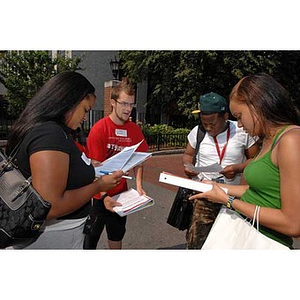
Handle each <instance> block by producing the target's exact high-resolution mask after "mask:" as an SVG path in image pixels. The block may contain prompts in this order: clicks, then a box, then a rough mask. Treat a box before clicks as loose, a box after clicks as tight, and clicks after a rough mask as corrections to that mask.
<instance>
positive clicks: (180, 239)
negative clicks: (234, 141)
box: [97, 154, 300, 250]
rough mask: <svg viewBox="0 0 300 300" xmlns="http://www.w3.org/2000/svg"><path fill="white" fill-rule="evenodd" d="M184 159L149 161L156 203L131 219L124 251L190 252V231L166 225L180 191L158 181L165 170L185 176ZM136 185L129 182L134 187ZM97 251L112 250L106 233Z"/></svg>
mask: <svg viewBox="0 0 300 300" xmlns="http://www.w3.org/2000/svg"><path fill="white" fill-rule="evenodd" d="M181 159H182V154H171V155H155V156H153V157H151V158H150V159H149V160H148V161H146V162H145V168H144V189H145V190H146V192H147V194H148V195H149V196H151V197H152V198H153V199H154V201H155V204H154V205H153V206H152V207H149V208H147V209H144V210H142V211H138V212H136V213H133V214H131V215H129V216H128V217H127V226H126V234H125V237H124V239H123V249H137V250H138V249H149V250H153V249H186V240H185V233H186V231H180V230H178V229H176V228H174V227H172V226H170V225H168V224H167V223H166V220H167V217H168V214H169V211H170V208H171V205H172V203H173V200H174V197H175V194H176V191H177V188H176V187H174V186H171V185H167V184H163V183H160V182H158V178H159V174H160V172H162V171H167V172H170V173H172V174H175V175H179V176H184V173H183V170H182V164H181ZM133 183H134V182H132V181H131V180H129V181H128V184H129V186H130V187H131V186H132V187H134V185H133ZM294 248H295V249H300V239H294ZM97 249H108V247H107V238H106V232H105V231H103V233H102V235H101V238H100V240H99V243H98V246H97Z"/></svg>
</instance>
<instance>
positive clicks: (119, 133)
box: [115, 129, 127, 137]
mask: <svg viewBox="0 0 300 300" xmlns="http://www.w3.org/2000/svg"><path fill="white" fill-rule="evenodd" d="M115 134H116V136H123V137H127V130H126V129H116V131H115Z"/></svg>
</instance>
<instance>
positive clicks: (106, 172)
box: [100, 171, 135, 180]
mask: <svg viewBox="0 0 300 300" xmlns="http://www.w3.org/2000/svg"><path fill="white" fill-rule="evenodd" d="M100 173H102V174H104V175H110V174H111V172H108V171H100ZM122 178H125V179H131V180H135V178H134V177H131V176H126V175H123V176H122Z"/></svg>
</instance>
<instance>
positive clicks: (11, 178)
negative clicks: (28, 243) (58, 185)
mask: <svg viewBox="0 0 300 300" xmlns="http://www.w3.org/2000/svg"><path fill="white" fill-rule="evenodd" d="M20 144H21V143H20V142H19V143H18V145H17V146H16V147H15V149H14V150H13V151H12V153H11V155H10V156H9V157H7V155H6V154H5V153H4V151H3V150H2V149H1V151H0V248H6V247H8V246H11V245H13V244H14V243H16V242H17V241H20V240H23V239H30V238H33V237H35V236H37V234H38V231H39V229H40V227H41V226H42V225H43V224H44V222H45V220H46V217H47V215H48V213H49V211H50V208H51V204H50V203H49V202H47V201H45V200H44V199H43V198H42V197H41V196H40V195H39V194H38V193H37V191H36V190H35V189H34V188H33V186H32V185H31V177H29V178H28V179H26V178H25V177H24V176H23V175H22V173H21V172H20V171H19V170H18V168H17V166H16V165H15V164H14V163H13V161H14V158H15V156H16V154H17V152H18V149H19V146H20Z"/></svg>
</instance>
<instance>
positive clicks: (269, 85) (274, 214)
mask: <svg viewBox="0 0 300 300" xmlns="http://www.w3.org/2000/svg"><path fill="white" fill-rule="evenodd" d="M229 99H230V111H231V113H232V115H233V116H234V117H235V118H236V119H237V121H238V126H239V127H243V128H244V130H245V131H246V132H248V133H249V134H250V135H251V136H258V137H259V138H260V141H261V142H262V146H261V150H260V152H259V154H258V155H257V156H256V157H255V158H254V159H253V160H252V161H251V162H250V163H249V164H248V166H247V167H246V169H245V170H244V178H245V181H246V182H247V185H235V186H234V185H225V184H217V183H212V184H213V189H212V190H211V191H208V192H205V193H200V194H197V195H194V196H192V197H191V198H190V200H193V199H197V198H207V199H208V200H210V201H212V202H215V203H221V204H224V205H226V206H227V207H228V208H231V209H234V210H237V211H238V212H240V213H241V214H243V215H244V216H246V217H248V218H253V215H254V210H255V207H256V205H258V206H260V207H261V209H260V216H259V219H260V225H261V226H260V231H261V232H262V233H263V234H265V235H266V236H268V237H270V238H272V239H274V240H276V241H278V242H280V243H282V244H284V245H286V246H288V247H290V248H292V244H293V239H292V237H299V236H300V184H299V183H300V168H299V166H300V130H299V129H300V127H299V125H300V117H299V113H298V110H297V108H296V107H295V105H294V103H293V102H292V100H291V98H290V96H289V94H288V92H287V91H286V90H285V89H284V88H283V87H282V86H281V85H280V84H279V83H278V82H277V81H276V80H275V79H274V78H272V77H271V76H269V75H267V74H265V73H260V74H257V75H250V76H246V77H244V78H242V79H241V80H240V81H239V82H238V83H237V84H236V85H235V86H234V88H233V89H232V91H231V94H230V97H229ZM220 187H226V188H227V189H228V194H226V193H225V192H224V191H223V189H221V188H220Z"/></svg>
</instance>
